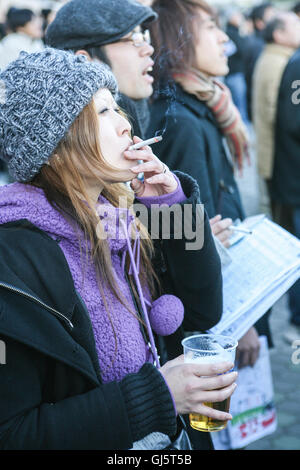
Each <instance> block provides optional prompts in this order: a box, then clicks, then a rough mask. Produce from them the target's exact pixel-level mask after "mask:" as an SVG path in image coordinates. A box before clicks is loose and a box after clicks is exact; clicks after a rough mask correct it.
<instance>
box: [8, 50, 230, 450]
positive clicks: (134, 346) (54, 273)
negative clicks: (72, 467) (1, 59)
mask: <svg viewBox="0 0 300 470" xmlns="http://www.w3.org/2000/svg"><path fill="white" fill-rule="evenodd" d="M0 80H1V83H3V84H4V85H5V91H6V99H5V101H2V102H1V104H0V134H1V136H2V139H1V142H0V156H1V158H2V159H5V161H6V162H7V165H8V169H9V171H10V173H11V175H12V176H13V178H14V180H15V181H16V182H15V183H13V184H9V185H6V186H4V187H2V188H1V190H0V206H1V210H0V252H1V257H0V264H1V266H0V268H1V269H0V271H1V274H0V338H1V346H3V345H4V346H5V349H6V358H7V359H6V362H5V364H1V368H0V383H1V400H0V448H1V449H5V450H21V449H22V450H28V449H31V450H33V449H35V450H37V449H43V450H66V449H68V450H69V449H72V450H79V449H95V450H96V449H98V450H100V449H106V450H110V449H120V450H121V449H163V448H169V447H170V446H171V448H172V445H173V444H172V441H173V440H174V439H175V438H176V436H177V432H178V431H179V432H180V431H183V429H182V428H181V427H180V423H182V421H181V420H180V418H179V416H178V415H179V414H182V415H184V416H186V415H188V414H189V413H191V412H196V413H202V414H205V415H206V416H211V417H212V418H215V419H221V420H227V419H231V416H230V414H228V413H223V412H220V411H217V410H213V409H212V408H209V407H206V406H205V405H203V403H205V402H214V401H217V402H218V401H223V400H224V399H226V398H227V397H229V396H230V395H231V394H232V393H233V391H234V388H235V385H234V383H233V382H234V380H235V378H236V376H237V374H236V373H233V372H232V373H228V374H227V373H226V374H225V375H224V373H225V372H228V371H229V370H230V369H231V368H232V367H233V364H232V363H228V362H227V363H220V364H218V365H214V366H215V367H213V366H212V365H204V364H184V362H183V357H182V356H181V357H177V358H175V359H174V360H172V361H170V360H168V358H167V359H166V360H167V362H164V361H161V364H160V359H159V352H158V351H157V345H158V342H156V340H157V341H158V338H161V337H164V336H168V335H171V334H172V333H174V332H175V333H177V336H178V330H179V329H180V327H181V323H182V321H184V323H185V327H187V328H200V329H205V328H210V327H211V326H213V325H215V324H216V323H217V322H218V321H219V319H220V316H221V314H222V276H221V267H220V259H219V256H218V253H217V251H216V248H215V245H214V242H213V238H212V236H211V229H210V224H209V221H208V217H207V215H206V214H205V212H204V211H203V210H202V211H201V210H199V205H200V199H199V189H198V186H197V183H196V182H195V181H194V180H193V179H192V178H191V177H189V176H187V175H185V174H183V173H180V172H177V173H176V174H175V173H172V172H171V171H169V170H168V169H167V168H166V167H165V165H164V164H163V163H162V162H161V161H160V160H159V159H158V158H157V157H156V156H155V155H154V154H153V153H152V151H151V148H150V147H143V148H142V150H133V151H131V152H130V151H129V150H128V149H129V148H130V147H131V145H132V144H133V143H137V142H138V141H140V139H139V138H138V137H137V136H133V137H132V136H131V133H130V132H131V127H130V124H129V122H128V120H127V119H126V117H125V116H124V114H123V112H122V111H121V110H120V109H119V107H118V105H117V103H116V101H115V98H116V96H117V84H116V79H115V77H114V76H113V74H112V73H111V71H110V70H109V69H108V68H107V67H106V66H105V65H101V64H97V63H93V62H90V61H88V60H87V59H86V58H85V57H84V56H75V55H74V54H73V53H69V52H64V51H59V50H55V49H51V48H47V49H45V51H43V52H40V53H35V54H27V53H26V52H23V53H22V54H21V55H20V56H19V58H18V60H16V61H15V62H12V63H11V64H10V65H9V66H8V67H7V68H6V69H5V70H4V71H3V72H1V74H0ZM33 93H34V96H35V99H34V100H33V99H32V96H33ZM70 103H71V104H70ZM139 160H141V161H142V164H140V165H137V163H138V161H139ZM149 164H150V165H149ZM133 165H134V166H133ZM149 166H150V167H151V168H150V169H149ZM137 167H138V168H137ZM140 170H142V171H143V172H144V176H145V178H144V181H140V180H138V178H137V175H138V174H139V172H140ZM124 182H128V183H129V184H130V187H128V186H127V185H125V184H124ZM112 183H114V184H112ZM120 198H121V199H120ZM125 202H126V203H125ZM132 203H133V205H132V206H131V204H132ZM137 203H138V208H139V209H138V210H139V211H141V206H142V207H143V208H144V209H145V210H146V211H149V212H150V214H149V215H150V216H151V217H150V218H149V217H148V220H150V221H151V223H148V222H147V221H144V223H143V222H142V221H141V220H140V219H139V218H138V214H137V213H136V212H135V210H136V208H137ZM152 204H158V205H159V206H160V205H161V204H166V205H167V206H168V205H173V204H179V206H180V208H181V210H182V211H183V212H184V210H185V209H186V208H188V209H189V212H190V214H191V220H190V224H191V228H193V230H194V232H195V229H196V232H195V235H194V238H195V240H193V238H191V237H189V240H187V238H186V237H185V233H186V229H187V228H188V227H186V226H185V227H184V231H181V233H183V234H184V235H183V236H181V238H180V239H178V236H177V229H178V227H177V225H175V223H174V224H170V231H169V233H168V236H165V235H163V232H162V230H161V229H159V230H158V232H155V237H154V236H153V237H152V238H155V240H156V241H155V244H154V242H152V238H151V236H152V235H153V234H152V230H153V229H152ZM200 207H201V205H200ZM139 215H140V214H139ZM143 220H144V219H143ZM183 221H184V219H183ZM179 228H180V229H182V228H183V227H182V224H181V226H180V227H179ZM197 229H198V230H197ZM189 232H190V233H191V230H189ZM194 232H193V233H194ZM198 235H200V238H199V239H198V240H196V239H197V238H198ZM193 241H195V242H198V243H197V248H196V247H195V248H194V249H193V247H189V249H187V247H186V243H187V242H190V243H191V244H192V242H193ZM199 270H200V272H201V273H202V274H201V277H202V281H201V282H199V277H196V276H195V272H197V273H198V272H199ZM161 294H163V295H161ZM184 309H186V311H184ZM167 349H168V348H167ZM1 360H2V355H1ZM216 374H219V375H216ZM177 416H178V418H177ZM120 422H121V424H122V425H121V426H120V425H119V423H120Z"/></svg>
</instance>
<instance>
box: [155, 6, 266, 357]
mask: <svg viewBox="0 0 300 470" xmlns="http://www.w3.org/2000/svg"><path fill="white" fill-rule="evenodd" d="M198 3H199V6H195V5H194V6H193V7H192V6H191V5H190V3H189V2H185V1H179V0H156V1H154V3H153V5H152V7H153V9H154V10H155V11H156V12H157V14H158V17H159V19H158V21H157V22H155V23H153V25H152V26H151V37H152V43H153V45H154V48H155V50H156V51H158V56H157V57H156V63H155V67H154V77H155V81H154V83H155V93H154V97H153V99H152V104H151V108H150V110H151V123H150V126H149V128H148V136H150V135H154V134H155V133H156V132H157V133H162V136H163V139H162V141H161V142H159V143H157V144H156V147H155V151H156V154H157V155H158V156H159V158H160V159H161V160H162V161H164V163H166V164H167V165H168V166H169V167H170V169H172V170H175V169H176V170H180V171H184V172H186V173H188V174H190V175H191V176H193V177H194V178H195V179H196V181H197V182H198V184H199V188H200V195H201V200H202V202H203V203H204V207H205V209H206V211H207V213H208V216H209V218H210V220H211V225H212V230H213V233H214V234H216V235H217V237H218V238H219V240H220V241H221V242H222V243H223V244H224V245H225V246H226V245H227V243H228V238H229V237H230V232H229V231H228V227H229V226H230V225H231V224H232V221H234V220H236V219H243V218H244V217H245V213H244V209H243V206H242V202H241V198H240V194H239V190H238V187H237V183H236V181H235V178H234V166H235V163H236V162H237V163H238V165H242V159H243V157H244V155H245V153H246V148H247V134H246V132H245V126H244V124H243V122H242V119H241V117H240V114H239V112H238V110H237V108H236V107H235V106H234V104H233V102H232V100H231V97H230V93H229V92H228V89H227V87H225V86H224V85H223V84H221V83H220V82H219V81H217V80H215V76H221V75H226V73H227V72H228V65H227V58H226V57H225V54H224V44H225V43H226V42H227V40H228V37H227V35H226V34H225V33H224V32H223V31H221V30H220V29H219V27H218V26H217V23H216V18H215V16H214V12H213V10H212V9H211V8H210V7H209V5H208V4H207V3H206V2H203V1H201V2H197V5H198ZM200 4H201V6H200ZM197 17H198V18H199V22H197V24H194V29H192V27H191V26H190V27H188V26H187V25H192V24H193V20H192V19H193V18H197ZM194 21H195V20H194ZM183 24H185V29H182V28H183V26H182V25H183ZM188 28H190V29H188ZM179 31H180V36H179V33H178V32H179ZM195 31H197V32H198V34H199V36H198V38H197V36H196V34H195ZM178 37H179V38H181V42H180V40H179V39H178ZM187 38H189V40H187ZM166 45H167V46H166ZM178 51H180V53H179V52H178ZM193 51H194V56H193ZM219 215H220V216H222V220H219V218H218V216H219ZM216 223H217V224H219V225H221V224H222V225H221V226H220V227H219V228H218V230H215V224H216ZM229 244H230V241H229ZM227 246H228V245H227ZM255 326H256V327H257V329H258V330H259V334H266V335H267V336H268V339H269V341H270V343H269V344H271V336H270V331H269V327H268V321H267V316H264V317H263V319H262V320H261V321H260V322H259V323H257V324H256V325H255ZM258 350H259V341H258V335H257V332H256V328H254V327H253V328H251V329H250V330H249V331H248V333H246V335H245V336H244V337H243V338H242V339H241V340H240V341H239V346H238V352H237V357H238V358H239V361H240V366H243V365H246V364H254V363H255V361H256V359H257V355H258Z"/></svg>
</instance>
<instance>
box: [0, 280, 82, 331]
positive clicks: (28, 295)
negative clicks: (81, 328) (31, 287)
mask: <svg viewBox="0 0 300 470" xmlns="http://www.w3.org/2000/svg"><path fill="white" fill-rule="evenodd" d="M0 287H4V288H5V289H7V290H10V291H11V292H15V293H16V294H19V295H22V296H23V297H26V298H27V299H30V300H32V301H33V302H35V303H36V304H38V305H40V306H42V307H44V308H45V309H46V310H48V311H49V312H51V313H53V314H54V315H55V316H56V317H58V318H60V319H61V320H63V321H64V322H65V323H67V324H68V326H69V328H71V329H73V328H74V325H73V323H72V322H71V321H70V320H69V319H68V318H67V317H66V316H65V315H63V314H62V313H60V312H58V311H57V310H55V308H52V307H50V306H49V305H47V304H45V303H44V302H43V301H42V300H40V299H38V298H37V297H34V296H33V295H31V294H28V292H25V291H23V290H22V289H19V288H17V287H14V286H11V285H9V284H6V283H5V282H0Z"/></svg>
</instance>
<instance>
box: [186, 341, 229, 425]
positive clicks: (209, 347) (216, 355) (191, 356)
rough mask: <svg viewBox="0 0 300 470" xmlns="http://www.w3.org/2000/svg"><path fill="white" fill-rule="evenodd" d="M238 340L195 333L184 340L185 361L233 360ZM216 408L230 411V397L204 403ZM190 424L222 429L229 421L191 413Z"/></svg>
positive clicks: (212, 361)
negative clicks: (220, 400)
mask: <svg viewBox="0 0 300 470" xmlns="http://www.w3.org/2000/svg"><path fill="white" fill-rule="evenodd" d="M237 344H238V342H237V341H236V340H235V339H234V338H231V337H230V336H223V335H208V334H206V335H195V336H189V337H188V338H185V339H184V340H183V341H182V345H183V351H184V362H186V363H193V364H212V363H219V362H232V363H234V359H235V350H236V347H237ZM203 404H204V405H206V406H209V407H210V408H214V409H215V410H219V411H224V412H226V413H228V412H229V406H230V397H228V398H226V400H223V401H222V402H215V403H208V402H205V403H203ZM190 425H191V426H192V428H194V429H196V430H197V431H205V432H212V431H221V429H224V428H225V427H226V425H227V421H221V420H218V419H213V418H209V417H208V416H204V415H202V414H197V413H191V414H190Z"/></svg>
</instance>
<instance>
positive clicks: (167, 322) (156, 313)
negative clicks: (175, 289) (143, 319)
mask: <svg viewBox="0 0 300 470" xmlns="http://www.w3.org/2000/svg"><path fill="white" fill-rule="evenodd" d="M183 316H184V307H183V303H182V302H181V300H180V299H179V298H178V297H176V296H175V295H167V294H166V295H162V296H160V297H159V298H158V299H156V300H155V301H154V302H153V304H152V307H151V310H150V313H149V320H150V324H151V327H152V329H153V331H155V333H157V334H158V335H161V336H168V335H171V334H172V333H174V332H175V331H176V330H177V329H178V328H179V327H180V325H181V323H182V321H183Z"/></svg>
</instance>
